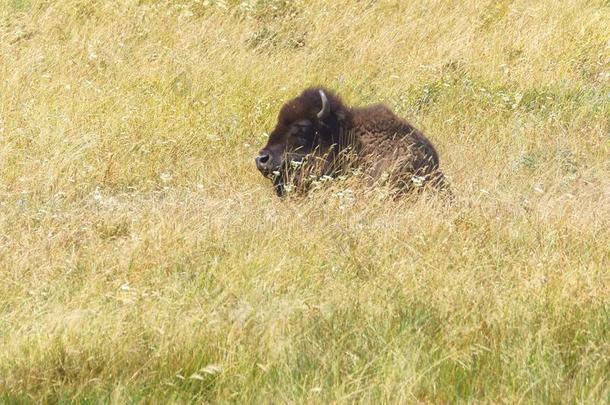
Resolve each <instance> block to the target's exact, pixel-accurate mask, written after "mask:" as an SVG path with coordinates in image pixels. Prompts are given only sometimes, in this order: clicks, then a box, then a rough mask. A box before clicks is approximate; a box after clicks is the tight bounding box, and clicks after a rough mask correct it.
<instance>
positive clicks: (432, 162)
mask: <svg viewBox="0 0 610 405" xmlns="http://www.w3.org/2000/svg"><path fill="white" fill-rule="evenodd" d="M320 90H321V91H323V92H324V95H325V96H326V98H327V100H328V103H327V104H328V105H329V109H328V110H327V111H326V114H322V115H324V117H322V118H318V114H321V110H322V109H323V100H322V97H323V96H322V95H321V94H320ZM256 164H257V167H258V169H259V170H260V171H261V173H262V174H263V175H264V176H266V177H269V178H271V179H272V180H273V184H274V187H275V190H276V192H277V194H278V195H280V196H281V195H283V194H284V191H285V188H286V185H287V184H289V183H290V184H291V185H296V186H301V187H300V188H302V189H306V188H307V186H306V184H307V179H311V178H315V177H319V176H323V175H328V176H334V175H337V174H339V173H342V172H346V171H347V170H346V169H347V168H350V169H351V168H355V167H358V168H359V169H361V170H362V171H363V172H364V173H365V174H366V175H368V176H369V178H370V179H372V180H379V179H386V181H389V182H390V184H391V185H392V186H395V187H396V188H397V189H398V191H400V192H408V191H409V190H412V189H414V188H421V187H423V186H425V185H431V186H435V187H444V177H443V174H442V173H441V171H440V170H439V159H438V154H437V153H436V150H435V149H434V146H432V143H430V141H429V140H428V139H427V138H426V137H425V136H424V135H423V134H422V133H421V132H420V131H418V130H417V129H415V128H414V127H413V126H411V125H410V124H409V123H408V122H406V121H405V120H403V119H401V118H399V117H397V116H396V115H395V114H394V113H393V112H392V111H391V110H390V109H389V108H387V107H386V106H384V105H372V106H367V107H361V108H350V107H347V106H345V105H344V104H343V103H342V101H341V99H340V98H339V97H338V96H337V95H336V94H334V93H333V92H331V91H329V90H327V89H323V88H319V87H316V88H309V89H306V90H305V91H303V93H301V94H300V95H299V96H298V97H296V98H294V99H292V100H290V101H288V102H287V103H286V104H284V106H283V107H282V108H281V110H280V113H279V116H278V120H277V124H276V127H275V129H274V130H273V132H271V134H270V136H269V140H268V142H267V145H266V146H265V147H264V148H263V149H261V151H260V152H259V156H258V157H257V158H256Z"/></svg>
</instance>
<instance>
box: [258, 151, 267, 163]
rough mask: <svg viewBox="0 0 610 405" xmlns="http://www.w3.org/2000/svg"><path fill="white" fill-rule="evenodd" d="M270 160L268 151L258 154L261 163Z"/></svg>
mask: <svg viewBox="0 0 610 405" xmlns="http://www.w3.org/2000/svg"><path fill="white" fill-rule="evenodd" d="M268 160H269V154H268V153H261V154H260V155H258V161H259V162H260V163H263V164H264V163H267V161H268Z"/></svg>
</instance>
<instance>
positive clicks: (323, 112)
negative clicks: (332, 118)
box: [318, 90, 330, 120]
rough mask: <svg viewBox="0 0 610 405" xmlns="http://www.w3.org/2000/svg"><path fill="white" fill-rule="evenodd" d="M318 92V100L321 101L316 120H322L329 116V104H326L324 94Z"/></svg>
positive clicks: (326, 100) (326, 99)
mask: <svg viewBox="0 0 610 405" xmlns="http://www.w3.org/2000/svg"><path fill="white" fill-rule="evenodd" d="M318 91H319V92H320V98H321V99H322V109H321V110H320V112H319V113H318V119H320V120H323V119H324V118H326V117H328V115H329V114H330V103H329V102H328V98H327V97H326V94H324V92H323V91H322V90H318Z"/></svg>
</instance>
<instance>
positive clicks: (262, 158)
mask: <svg viewBox="0 0 610 405" xmlns="http://www.w3.org/2000/svg"><path fill="white" fill-rule="evenodd" d="M254 160H255V161H256V167H258V170H260V171H265V172H266V171H268V170H269V168H268V167H267V165H268V164H269V153H264V152H263V153H261V154H259V155H258V156H257V157H256V159H254Z"/></svg>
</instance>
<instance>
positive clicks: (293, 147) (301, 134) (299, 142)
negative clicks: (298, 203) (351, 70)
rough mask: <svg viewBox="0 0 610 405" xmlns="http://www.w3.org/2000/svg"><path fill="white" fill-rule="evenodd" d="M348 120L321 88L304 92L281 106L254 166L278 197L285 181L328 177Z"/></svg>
mask: <svg viewBox="0 0 610 405" xmlns="http://www.w3.org/2000/svg"><path fill="white" fill-rule="evenodd" d="M348 117H349V111H348V110H347V109H346V108H344V107H343V104H342V103H341V101H340V100H339V98H338V97H337V96H335V95H334V94H332V93H331V92H329V91H328V90H324V89H321V88H310V89H307V90H305V91H304V92H303V93H301V95H299V96H298V97H296V98H294V99H292V100H290V101H288V102H287V103H286V104H284V106H283V107H282V108H281V110H280V113H279V115H278V119H277V124H276V126H275V129H274V130H273V131H272V132H271V134H270V135H269V140H268V142H267V145H265V147H264V148H263V149H261V150H260V152H259V154H258V156H257V157H256V158H255V161H256V167H257V168H258V170H259V171H260V172H261V173H262V174H263V175H264V176H265V177H268V178H270V179H272V181H273V185H274V188H275V191H276V193H277V194H278V195H279V196H282V195H283V194H284V192H285V190H286V185H287V183H288V182H290V183H292V184H296V185H298V184H299V183H302V182H303V179H304V178H305V177H310V176H312V175H314V176H320V175H324V174H328V173H326V171H328V170H329V164H328V163H329V162H330V161H331V160H332V158H333V156H334V155H335V154H336V153H337V151H338V150H339V149H340V148H341V146H342V143H343V142H342V139H341V134H342V132H343V131H342V128H344V126H345V125H344V124H345V121H346V120H347V119H348ZM306 167H307V170H305V168H306Z"/></svg>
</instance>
